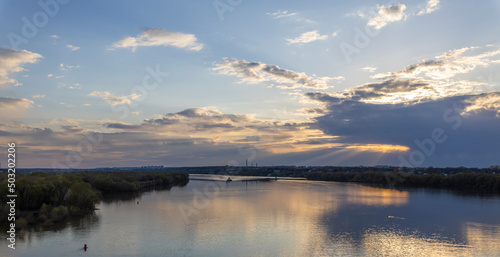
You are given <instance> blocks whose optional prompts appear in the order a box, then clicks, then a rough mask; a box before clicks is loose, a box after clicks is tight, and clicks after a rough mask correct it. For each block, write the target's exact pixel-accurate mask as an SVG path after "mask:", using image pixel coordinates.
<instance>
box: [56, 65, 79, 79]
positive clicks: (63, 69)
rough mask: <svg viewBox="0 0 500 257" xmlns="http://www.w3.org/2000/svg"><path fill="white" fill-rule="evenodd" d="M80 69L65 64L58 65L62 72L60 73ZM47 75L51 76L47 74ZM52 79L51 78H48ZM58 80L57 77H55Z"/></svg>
mask: <svg viewBox="0 0 500 257" xmlns="http://www.w3.org/2000/svg"><path fill="white" fill-rule="evenodd" d="M78 68H80V65H73V66H72V65H67V64H64V63H61V64H59V69H60V70H62V71H70V70H74V69H78ZM49 75H52V74H49ZM50 77H52V76H50ZM56 78H58V77H56Z"/></svg>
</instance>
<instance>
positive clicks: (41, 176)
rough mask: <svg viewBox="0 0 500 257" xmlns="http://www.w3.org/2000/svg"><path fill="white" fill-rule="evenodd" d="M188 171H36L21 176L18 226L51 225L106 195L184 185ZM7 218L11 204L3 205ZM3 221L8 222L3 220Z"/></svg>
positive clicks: (1, 184) (2, 184)
mask: <svg viewBox="0 0 500 257" xmlns="http://www.w3.org/2000/svg"><path fill="white" fill-rule="evenodd" d="M188 180H189V175H188V174H187V173H184V172H71V173H57V174H56V173H33V174H24V175H19V174H18V176H17V180H16V183H15V186H16V187H15V189H16V194H17V198H16V225H17V227H18V228H22V227H25V226H27V225H30V224H45V225H50V224H53V223H56V222H60V221H63V220H65V219H66V218H68V217H71V216H79V215H85V214H87V213H91V212H93V211H94V209H95V204H96V203H98V202H99V201H100V198H101V197H100V196H101V195H102V194H109V193H122V192H137V191H140V190H144V189H146V188H154V187H163V188H165V187H166V188H169V187H172V186H182V185H185V184H187V182H188ZM7 189H8V187H7V174H1V175H0V190H1V191H2V193H1V195H0V201H1V202H3V203H5V202H7V198H6V196H7ZM0 207H1V208H0V213H1V215H2V216H3V217H7V215H8V213H9V207H8V206H7V205H3V204H2V205H1V206H0ZM0 223H7V219H1V221H0Z"/></svg>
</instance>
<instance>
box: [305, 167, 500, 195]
mask: <svg viewBox="0 0 500 257" xmlns="http://www.w3.org/2000/svg"><path fill="white" fill-rule="evenodd" d="M304 176H305V178H307V179H308V180H319V181H335V182H356V183H364V184H373V185H382V186H390V187H419V188H438V189H451V190H455V191H462V192H467V193H477V194H500V174H485V173H479V174H476V173H463V174H455V175H448V176H445V175H439V174H429V175H416V174H409V173H404V172H364V173H346V172H325V173H321V172H311V173H307V174H305V175H304Z"/></svg>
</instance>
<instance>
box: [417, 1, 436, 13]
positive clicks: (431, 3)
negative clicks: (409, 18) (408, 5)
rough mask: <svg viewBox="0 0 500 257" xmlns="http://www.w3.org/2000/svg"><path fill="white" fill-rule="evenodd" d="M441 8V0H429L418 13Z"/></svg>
mask: <svg viewBox="0 0 500 257" xmlns="http://www.w3.org/2000/svg"><path fill="white" fill-rule="evenodd" d="M438 9H439V0H429V1H428V2H427V5H426V6H425V8H424V9H422V10H420V11H419V12H418V14H417V15H422V14H428V13H431V12H434V11H436V10H438Z"/></svg>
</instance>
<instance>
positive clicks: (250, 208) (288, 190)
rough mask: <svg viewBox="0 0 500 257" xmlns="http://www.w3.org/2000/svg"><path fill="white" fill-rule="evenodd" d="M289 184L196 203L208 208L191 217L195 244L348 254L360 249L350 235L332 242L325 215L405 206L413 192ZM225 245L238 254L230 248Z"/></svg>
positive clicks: (225, 191)
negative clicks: (352, 207)
mask: <svg viewBox="0 0 500 257" xmlns="http://www.w3.org/2000/svg"><path fill="white" fill-rule="evenodd" d="M239 183H243V182H239ZM285 183H287V185H286V186H285V185H283V184H282V182H278V183H275V182H270V184H266V185H265V187H262V188H260V187H259V186H255V184H251V185H250V186H249V189H247V190H248V191H247V190H245V189H244V188H243V189H242V188H232V187H231V186H232V185H231V184H228V185H227V187H225V185H224V186H223V187H225V188H221V189H220V192H219V193H218V194H217V196H216V197H215V198H208V199H204V200H206V201H207V202H206V203H205V204H204V202H203V201H197V203H196V205H195V204H193V203H191V204H190V207H193V206H203V208H201V209H197V208H195V210H196V212H192V213H190V215H189V217H188V220H189V223H188V227H189V230H190V233H192V235H191V236H193V237H194V243H195V244H201V245H203V244H205V245H207V246H208V245H210V244H213V243H214V240H215V241H218V240H219V242H220V241H224V240H226V239H225V237H228V236H229V237H232V238H233V239H235V240H236V241H238V243H239V244H240V248H242V249H244V248H245V247H244V246H245V245H246V246H248V248H251V247H255V245H260V246H262V247H263V248H266V247H268V248H273V244H275V245H278V247H274V248H281V249H283V252H274V253H273V254H277V255H280V256H281V255H290V254H292V253H293V255H295V256H321V255H324V254H327V252H331V248H332V247H333V246H334V245H336V247H340V246H342V247H341V248H342V249H344V250H345V249H354V248H355V246H354V245H352V244H351V241H352V240H351V239H349V238H348V235H344V238H340V237H339V238H336V239H335V240H333V241H332V240H331V239H330V236H329V234H328V231H327V229H326V228H325V224H319V222H321V221H322V220H324V216H325V215H335V213H337V212H338V210H339V208H342V206H344V205H353V204H359V205H368V206H379V207H387V206H390V205H394V206H401V205H405V204H407V203H408V198H409V196H408V192H402V191H397V190H392V189H384V188H373V187H367V186H359V185H346V184H339V183H323V182H308V183H303V181H297V182H294V181H287V182H285ZM311 188H314V190H311ZM201 191H202V190H200V191H199V192H201ZM195 195H196V194H194V195H193V199H194V198H195ZM198 196H200V194H199V193H198ZM198 200H199V199H198ZM188 204H189V203H188ZM177 207H178V206H175V205H172V204H171V203H165V204H162V205H159V206H158V208H159V209H162V210H163V211H165V212H167V213H172V212H176V211H177V212H178V211H179V210H176V208H177ZM191 210H193V209H191ZM169 219H170V217H169ZM177 222H183V220H181V219H179V220H178V221H177ZM225 247H228V248H229V249H231V251H232V252H234V251H238V249H233V248H232V247H231V246H230V245H229V244H228V245H227V246H225ZM242 254H243V253H242ZM328 255H329V254H328Z"/></svg>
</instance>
